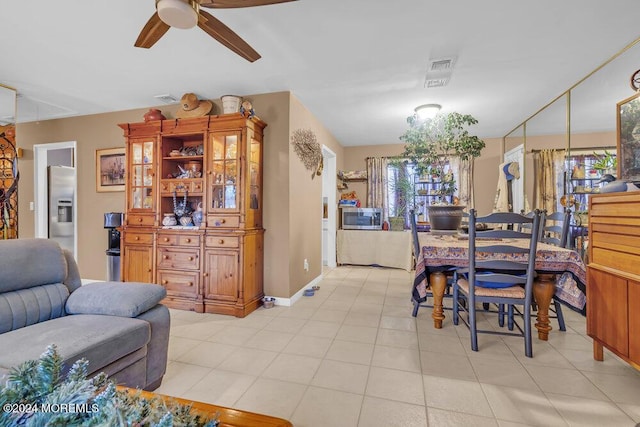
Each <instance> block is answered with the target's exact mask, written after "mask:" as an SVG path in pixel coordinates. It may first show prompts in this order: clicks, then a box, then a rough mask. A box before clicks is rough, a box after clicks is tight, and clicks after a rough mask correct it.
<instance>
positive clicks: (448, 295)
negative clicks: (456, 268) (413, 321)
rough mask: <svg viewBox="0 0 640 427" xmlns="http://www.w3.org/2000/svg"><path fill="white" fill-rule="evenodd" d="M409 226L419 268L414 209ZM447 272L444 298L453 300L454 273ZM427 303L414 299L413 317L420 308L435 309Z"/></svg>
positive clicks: (411, 212) (418, 245) (410, 215)
mask: <svg viewBox="0 0 640 427" xmlns="http://www.w3.org/2000/svg"><path fill="white" fill-rule="evenodd" d="M409 224H410V225H411V240H412V241H413V259H414V260H415V263H416V267H417V266H418V257H419V255H420V239H419V237H418V227H417V224H416V216H415V211H414V210H413V209H411V210H410V211H409ZM447 271H449V274H448V275H447V287H446V290H445V294H444V297H445V298H451V285H452V284H453V276H452V275H451V274H450V271H453V270H447ZM447 271H445V274H447ZM429 297H432V298H433V293H432V292H431V290H430V289H427V298H429ZM426 301H427V300H425V302H423V303H420V302H418V301H416V300H415V298H412V302H413V312H412V313H411V315H412V316H413V317H416V316H417V315H418V310H419V309H420V307H425V308H433V306H432V305H429V304H426ZM446 309H448V308H447V307H445V310H446Z"/></svg>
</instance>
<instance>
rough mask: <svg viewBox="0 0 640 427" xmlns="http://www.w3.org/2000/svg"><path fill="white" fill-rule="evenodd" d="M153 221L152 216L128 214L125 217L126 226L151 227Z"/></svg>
mask: <svg viewBox="0 0 640 427" xmlns="http://www.w3.org/2000/svg"><path fill="white" fill-rule="evenodd" d="M154 221H155V217H154V215H140V214H128V215H127V224H128V225H143V226H151V225H153V223H154Z"/></svg>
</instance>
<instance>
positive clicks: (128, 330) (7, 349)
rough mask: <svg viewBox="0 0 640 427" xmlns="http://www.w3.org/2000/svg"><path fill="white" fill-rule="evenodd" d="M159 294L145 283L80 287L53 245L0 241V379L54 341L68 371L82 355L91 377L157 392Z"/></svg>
mask: <svg viewBox="0 0 640 427" xmlns="http://www.w3.org/2000/svg"><path fill="white" fill-rule="evenodd" d="M165 293H166V292H165V290H164V288H163V287H162V286H159V285H154V284H149V283H122V282H95V283H90V284H87V285H84V286H82V283H81V280H80V274H79V272H78V267H77V265H76V263H75V261H74V259H73V256H72V255H71V253H70V252H68V251H64V250H62V249H61V248H60V246H59V245H58V244H57V243H56V242H54V241H52V240H47V239H17V240H2V241H0V380H1V381H3V382H4V380H6V377H7V373H8V372H9V370H10V368H11V367H14V366H17V365H19V364H20V363H21V362H23V361H25V360H29V359H37V358H38V357H39V356H40V355H41V354H42V353H43V352H44V351H45V349H46V347H47V346H48V345H50V344H55V345H56V346H57V347H58V350H59V352H60V354H61V355H62V357H63V358H64V361H65V366H66V368H67V369H68V368H69V367H70V366H71V364H73V362H75V361H76V360H78V359H81V358H86V359H87V360H88V362H89V373H90V374H96V373H98V372H105V373H106V374H108V375H109V377H111V378H114V379H115V380H116V382H117V383H118V384H122V385H125V386H128V387H139V388H143V389H146V390H153V389H155V388H157V387H158V386H159V385H160V383H161V381H162V376H163V375H164V373H165V370H166V365H167V350H168V344H169V310H168V309H167V308H166V307H165V306H163V305H161V304H159V302H160V300H162V298H164V296H165Z"/></svg>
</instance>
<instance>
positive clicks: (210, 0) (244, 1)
mask: <svg viewBox="0 0 640 427" xmlns="http://www.w3.org/2000/svg"><path fill="white" fill-rule="evenodd" d="M290 1H296V0H202V2H201V3H200V6H202V7H210V8H213V9H232V8H237V7H253V6H268V5H270V4H278V3H287V2H290Z"/></svg>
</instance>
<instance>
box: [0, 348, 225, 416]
mask: <svg viewBox="0 0 640 427" xmlns="http://www.w3.org/2000/svg"><path fill="white" fill-rule="evenodd" d="M88 364H89V363H88V362H87V361H86V360H85V359H81V360H79V361H77V362H75V363H74V364H73V366H72V367H71V369H69V371H68V372H67V374H66V375H64V373H63V372H64V365H63V362H62V358H61V356H60V354H59V353H58V350H57V348H56V346H55V345H50V346H49V347H47V350H46V351H45V352H44V353H43V354H42V355H41V356H40V359H39V360H30V361H27V362H24V363H22V364H21V365H20V366H18V367H17V368H14V369H13V370H12V371H11V373H10V374H9V380H8V381H7V382H6V383H5V384H3V385H0V407H1V408H2V412H1V413H0V426H1V427H5V426H27V427H31V426H65V427H66V426H156V427H171V426H176V427H177V426H184V427H202V426H204V427H216V426H217V425H218V424H219V422H218V420H217V417H216V419H211V420H208V419H205V418H204V417H203V416H202V415H200V414H197V413H195V412H193V411H192V410H191V407H190V406H188V405H181V404H179V403H176V402H172V401H165V400H164V399H161V398H159V397H157V398H150V399H149V398H145V397H143V396H141V395H140V393H129V392H127V391H126V390H118V389H116V386H115V384H114V382H113V381H110V380H109V379H108V378H107V376H106V375H105V374H104V373H101V374H98V375H96V376H95V377H93V378H89V379H88V378H87V367H88Z"/></svg>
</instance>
